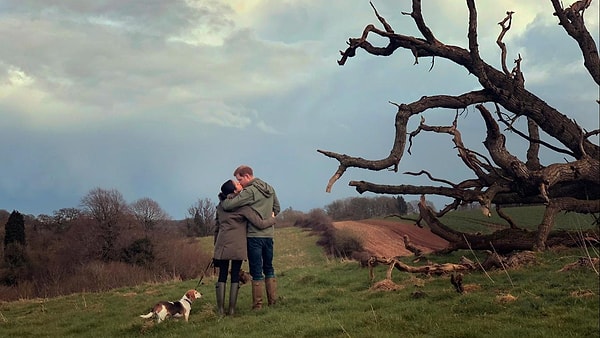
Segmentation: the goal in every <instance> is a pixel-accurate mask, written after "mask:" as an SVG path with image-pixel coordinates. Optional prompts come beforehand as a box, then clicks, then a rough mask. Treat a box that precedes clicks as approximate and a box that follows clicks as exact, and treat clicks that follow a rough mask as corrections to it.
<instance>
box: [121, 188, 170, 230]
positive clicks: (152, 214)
mask: <svg viewBox="0 0 600 338" xmlns="http://www.w3.org/2000/svg"><path fill="white" fill-rule="evenodd" d="M129 208H130V209H131V212H132V213H133V216H134V217H135V219H136V221H138V222H139V223H140V224H141V225H142V227H143V228H144V230H145V231H146V232H148V231H150V230H152V229H153V228H154V226H155V225H156V224H158V223H159V222H160V221H165V220H169V219H171V217H170V216H169V215H168V214H167V213H166V212H165V211H164V210H163V209H162V208H161V207H160V204H158V202H156V201H154V200H153V199H151V198H148V197H145V198H140V199H138V200H137V201H135V202H133V203H131V205H130V206H129Z"/></svg>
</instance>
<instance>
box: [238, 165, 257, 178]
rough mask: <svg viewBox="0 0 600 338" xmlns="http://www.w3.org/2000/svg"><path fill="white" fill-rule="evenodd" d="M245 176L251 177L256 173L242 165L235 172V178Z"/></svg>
mask: <svg viewBox="0 0 600 338" xmlns="http://www.w3.org/2000/svg"><path fill="white" fill-rule="evenodd" d="M238 175H239V176H244V175H250V176H254V172H253V171H252V168H250V167H249V166H247V165H241V166H239V167H237V168H236V169H235V171H234V172H233V176H238Z"/></svg>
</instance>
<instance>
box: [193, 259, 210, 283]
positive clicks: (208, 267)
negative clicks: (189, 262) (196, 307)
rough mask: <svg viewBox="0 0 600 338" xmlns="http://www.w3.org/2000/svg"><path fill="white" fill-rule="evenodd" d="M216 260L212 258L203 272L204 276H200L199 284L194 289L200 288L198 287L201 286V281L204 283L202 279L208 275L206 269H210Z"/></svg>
mask: <svg viewBox="0 0 600 338" xmlns="http://www.w3.org/2000/svg"><path fill="white" fill-rule="evenodd" d="M214 262H215V260H214V258H211V259H210V261H209V262H208V265H207V266H206V269H204V272H202V276H200V280H199V281H198V284H196V287H195V288H194V290H196V289H198V287H199V286H200V283H202V279H203V278H204V275H206V271H208V269H210V267H211V266H212V265H213V264H214Z"/></svg>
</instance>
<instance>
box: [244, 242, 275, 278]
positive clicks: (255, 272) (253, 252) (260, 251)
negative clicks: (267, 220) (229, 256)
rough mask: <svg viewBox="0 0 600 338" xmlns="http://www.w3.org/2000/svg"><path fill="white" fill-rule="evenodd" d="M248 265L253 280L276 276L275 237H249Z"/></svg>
mask: <svg viewBox="0 0 600 338" xmlns="http://www.w3.org/2000/svg"><path fill="white" fill-rule="evenodd" d="M247 243H248V265H250V275H252V280H255V281H258V280H263V279H265V277H266V278H275V269H274V268H273V238H271V237H248V238H247Z"/></svg>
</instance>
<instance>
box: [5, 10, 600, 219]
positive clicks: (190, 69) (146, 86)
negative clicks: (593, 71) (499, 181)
mask: <svg viewBox="0 0 600 338" xmlns="http://www.w3.org/2000/svg"><path fill="white" fill-rule="evenodd" d="M567 2H568V1H567ZM373 4H374V5H375V6H376V8H377V10H378V12H379V14H380V15H382V16H384V17H385V18H386V19H387V21H388V22H389V23H390V24H391V25H392V27H393V28H394V30H395V31H396V32H397V33H402V34H410V35H414V34H417V35H418V32H417V30H416V29H415V27H414V22H413V21H412V20H411V19H410V17H409V16H406V15H402V14H401V12H402V11H404V12H409V11H410V10H411V7H410V1H409V0H405V1H398V0H373ZM423 8H424V16H425V20H426V22H427V23H428V25H429V26H430V28H431V29H432V31H433V32H434V34H436V37H437V38H438V40H440V41H442V42H444V43H447V44H455V45H459V46H461V47H466V46H467V45H468V44H467V40H466V35H467V21H466V18H467V14H468V13H467V8H466V5H465V2H464V1H447V0H438V1H423ZM477 9H478V13H479V23H478V24H479V43H480V49H481V51H482V54H483V57H484V58H485V59H486V61H487V62H488V63H490V64H492V65H494V66H496V67H500V56H499V55H500V52H499V49H498V47H497V46H496V44H495V40H496V37H497V36H498V33H499V28H500V27H499V25H498V22H500V21H501V20H502V19H503V18H504V16H505V12H506V11H507V10H512V11H515V12H516V13H515V15H514V18H513V25H512V28H511V30H510V31H509V33H508V34H507V36H506V38H505V39H504V41H505V42H506V43H507V48H508V57H507V58H508V62H509V67H510V68H512V65H513V64H512V61H513V60H514V59H516V58H517V57H518V54H519V53H520V54H521V56H522V58H523V62H522V70H523V72H524V74H525V79H526V86H527V87H528V89H529V90H531V91H533V92H534V93H535V94H537V95H538V96H540V97H542V98H544V99H545V100H546V101H547V102H548V103H549V104H551V105H552V106H554V107H556V108H558V109H560V110H561V111H562V112H563V113H565V114H567V115H569V116H573V118H575V119H576V120H577V121H578V122H580V123H581V124H583V125H584V126H585V127H586V128H587V129H588V130H589V129H595V128H598V124H599V122H598V105H597V104H596V103H595V102H594V101H595V100H596V99H598V87H597V86H596V85H595V83H594V82H593V81H592V80H591V78H590V76H589V75H588V74H587V73H586V72H585V71H584V69H583V67H582V58H581V55H580V54H581V53H580V52H579V49H578V48H577V45H576V44H575V42H574V41H573V40H572V39H571V38H569V37H567V35H566V33H565V32H564V31H563V30H562V29H561V27H560V26H558V25H557V19H556V17H554V16H553V15H552V12H553V10H552V6H551V4H550V1H549V0H548V1H542V0H535V1H523V0H508V1H492V0H484V1H478V8H477ZM369 23H373V24H377V25H378V27H381V26H380V25H379V22H378V21H377V20H376V17H375V16H374V14H373V11H372V9H371V7H370V5H369V1H366V0H328V1H322V0H290V1H285V0H265V1H262V0H230V1H217V0H199V1H194V0H188V1H179V0H162V1H161V0H145V1H141V0H138V1H131V0H110V1H102V0H93V1H91V0H78V1H72V0H2V1H0V46H1V47H0V159H1V160H0V168H1V169H0V171H1V175H0V209H5V210H8V211H12V210H18V211H20V212H21V213H25V214H33V215H38V214H49V215H51V214H52V213H53V211H55V210H58V209H60V208H70V207H79V206H80V201H81V198H82V197H83V196H85V195H86V194H87V193H88V192H89V191H90V190H91V189H94V188H96V187H100V188H103V189H116V190H118V191H120V192H121V193H122V194H123V196H124V197H125V199H126V200H127V201H128V202H134V201H135V200H137V199H139V198H144V197H149V198H151V199H153V200H155V201H157V202H158V203H159V204H160V205H161V206H162V208H163V209H164V210H165V211H166V212H167V213H169V214H170V215H171V216H172V217H173V218H175V219H182V218H184V217H185V216H186V213H187V209H188V208H189V207H190V206H191V205H193V204H194V203H195V202H196V201H197V200H198V199H204V198H210V199H212V200H213V201H215V203H216V201H217V199H216V195H217V193H218V191H219V187H220V186H221V184H222V183H223V182H224V181H225V180H227V179H229V178H232V172H233V170H234V169H235V168H236V167H237V166H238V165H240V164H247V165H250V166H251V167H253V168H254V170H255V175H256V176H257V177H260V178H262V179H263V180H265V181H267V182H269V183H270V184H271V185H273V186H274V187H275V189H276V191H277V193H278V196H279V199H280V202H281V205H282V208H284V209H285V208H288V207H292V208H293V209H295V210H301V211H309V210H310V209H313V208H320V207H324V206H325V205H327V204H329V203H331V202H333V201H334V200H336V199H341V198H346V197H351V196H359V195H358V193H357V192H356V191H355V190H354V189H352V188H351V187H348V181H350V180H369V181H373V182H376V183H387V184H413V183H426V184H429V183H430V182H427V181H425V180H424V179H423V178H413V177H411V176H407V175H403V174H402V172H404V171H418V170H421V169H427V170H429V171H430V172H431V173H432V174H433V175H435V176H437V177H440V178H443V177H446V178H450V179H454V180H456V179H460V178H466V177H471V175H470V174H469V173H465V172H464V170H463V169H462V168H461V165H460V162H459V161H458V160H457V159H456V151H455V150H453V149H452V144H451V143H450V138H449V137H445V136H440V135H428V134H422V135H420V136H419V138H417V139H416V140H415V142H416V143H415V145H414V146H413V149H412V150H413V151H412V153H413V155H412V156H409V155H405V158H404V159H403V162H402V163H401V165H400V170H399V172H398V173H393V172H377V173H375V172H367V171H362V170H357V169H350V170H348V171H347V172H346V174H345V175H344V176H343V177H342V179H341V180H340V181H338V182H337V183H336V185H335V186H334V187H333V191H332V192H331V193H326V192H325V187H326V185H327V181H328V180H329V178H330V177H331V175H332V174H333V173H334V172H335V170H336V169H337V165H338V163H337V162H336V161H334V160H333V159H330V158H327V157H325V156H323V155H321V154H319V153H318V152H317V149H323V150H330V151H335V152H340V153H346V154H349V155H353V156H360V157H364V158H368V159H380V158H383V157H385V156H387V155H388V154H389V151H390V149H391V146H392V142H393V136H394V135H393V133H394V115H395V113H396V109H395V106H393V105H391V104H390V103H389V101H392V102H396V103H409V102H412V101H415V100H417V99H418V98H420V97H421V96H424V95H435V94H450V95H454V94H460V93H463V92H465V91H469V90H473V89H478V88H479V86H478V83H477V82H476V81H475V79H474V78H473V77H472V76H469V75H468V74H467V72H466V71H465V70H464V69H462V68H459V67H457V66H455V65H453V64H450V63H448V62H444V61H443V60H441V59H436V62H435V67H434V68H433V70H432V71H429V68H430V59H421V60H420V62H419V64H418V65H413V61H414V60H413V57H412V55H411V54H410V53H408V52H406V51H402V52H397V53H396V54H395V55H393V56H392V57H388V58H383V57H374V56H369V55H367V54H366V53H365V52H363V51H359V52H358V53H357V57H355V58H352V59H349V60H348V62H347V64H346V66H343V67H340V66H338V64H337V62H336V61H337V60H338V59H339V57H340V55H339V50H343V49H345V48H346V41H347V39H348V38H349V37H357V36H360V34H361V33H362V30H363V28H364V27H365V26H366V25H367V24H369ZM586 23H587V24H588V26H589V28H590V31H591V32H592V33H594V38H595V39H596V42H598V1H594V4H593V5H592V8H591V9H590V10H588V11H587V12H586ZM419 36H420V35H419ZM375 41H377V40H375ZM382 43H385V42H382ZM488 108H490V109H493V107H488ZM454 113H455V112H454V111H447V110H434V111H431V112H428V113H427V114H426V116H425V117H426V118H427V122H428V123H430V124H434V123H437V124H443V125H449V124H450V123H451V122H452V119H453V117H454ZM417 123H418V119H415V121H413V122H412V123H411V125H410V126H409V128H414V127H415V126H416V124H417ZM482 126H483V123H482V121H481V118H480V117H478V114H477V113H476V111H475V110H474V109H471V110H470V113H469V114H468V116H467V117H466V118H461V119H460V120H459V128H460V129H461V131H462V132H463V136H464V137H465V142H467V146H469V147H472V148H473V149H481V142H482V141H483V138H484V136H483V135H482V134H481V132H480V130H481V128H482ZM514 147H515V149H519V144H515V145H514ZM432 150H434V151H435V152H432ZM516 155H517V156H520V157H521V158H524V156H525V153H524V151H523V152H518V153H516ZM546 164H548V163H546ZM435 185H437V184H435ZM365 195H366V196H372V195H369V194H365ZM404 198H405V200H407V201H410V200H414V199H417V198H418V196H404ZM433 201H434V203H436V206H437V207H438V208H439V207H441V206H442V204H443V203H444V200H441V199H433Z"/></svg>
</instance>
